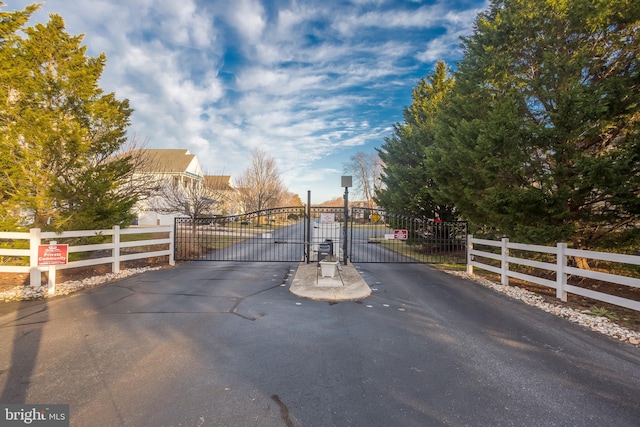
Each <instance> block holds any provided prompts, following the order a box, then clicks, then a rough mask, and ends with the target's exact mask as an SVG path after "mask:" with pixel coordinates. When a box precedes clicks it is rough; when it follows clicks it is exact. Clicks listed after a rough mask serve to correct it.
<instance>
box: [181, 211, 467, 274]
mask: <svg viewBox="0 0 640 427" xmlns="http://www.w3.org/2000/svg"><path fill="white" fill-rule="evenodd" d="M348 216H349V218H348V221H347V231H348V232H347V233H345V215H344V208H343V207H311V208H308V209H307V208H305V207H281V208H273V209H265V210H261V211H257V212H251V213H247V214H243V215H232V216H216V217H207V218H196V219H191V218H176V219H175V233H174V235H175V259H176V260H178V261H187V260H197V261H252V262H256V261H265V262H266V261H269V262H278V261H282V262H301V261H309V262H312V261H316V260H318V258H319V255H318V254H319V252H320V247H321V245H323V244H324V245H325V247H326V245H327V244H329V245H330V246H329V247H330V249H331V252H332V254H333V255H334V256H335V257H336V258H338V259H340V260H342V259H343V258H344V252H345V250H346V251H347V257H348V259H349V261H350V262H354V263H367V262H388V263H406V262H414V263H443V262H452V263H464V262H466V236H467V224H466V222H436V221H433V220H427V219H419V218H412V217H408V216H403V215H397V214H390V213H387V212H385V211H384V210H380V209H368V208H356V207H353V208H351V210H350V213H349V215H348ZM345 240H347V241H348V243H349V244H348V245H346V244H345ZM327 242H329V243H327Z"/></svg>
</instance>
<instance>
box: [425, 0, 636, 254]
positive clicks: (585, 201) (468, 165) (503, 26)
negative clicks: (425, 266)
mask: <svg viewBox="0 0 640 427" xmlns="http://www.w3.org/2000/svg"><path fill="white" fill-rule="evenodd" d="M464 50H465V55H464V58H463V59H462V61H461V62H460V63H459V64H458V67H457V71H456V72H455V73H454V77H455V80H456V85H455V87H454V89H453V90H452V92H451V94H450V97H448V99H447V101H446V102H445V103H444V105H443V109H442V113H441V114H440V116H439V120H438V123H439V126H438V131H437V133H436V134H437V138H436V143H435V144H434V145H433V146H432V147H431V148H430V150H429V154H428V161H427V166H428V167H429V168H430V170H432V171H433V173H434V177H435V182H436V185H435V186H434V188H435V189H436V191H437V194H436V198H437V199H438V200H439V201H443V202H447V203H451V204H454V205H455V206H456V208H457V209H458V210H459V211H460V212H461V213H462V214H463V215H464V216H465V217H466V218H468V219H469V220H471V221H473V222H474V223H475V224H476V225H478V226H490V227H493V228H495V229H497V230H499V232H501V233H504V234H506V235H508V236H509V237H512V238H514V239H516V238H517V239H519V240H520V241H527V242H538V243H550V242H555V241H570V242H572V244H573V245H574V247H577V248H592V247H597V246H602V245H604V242H605V241H606V240H607V239H609V238H610V237H611V236H612V235H615V239H616V241H617V242H618V243H622V242H625V241H627V242H632V241H633V240H634V239H636V238H637V237H638V232H637V230H638V222H639V221H640V3H639V2H636V1H632V0H610V1H606V2H604V1H597V0H568V1H557V0H541V1H535V2H534V1H528V0H494V1H493V2H492V4H491V6H490V8H489V9H488V11H487V12H486V13H482V14H480V15H479V16H478V18H477V20H476V23H475V29H474V32H473V35H471V36H470V37H468V38H466V39H464Z"/></svg>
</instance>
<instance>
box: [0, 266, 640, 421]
mask: <svg viewBox="0 0 640 427" xmlns="http://www.w3.org/2000/svg"><path fill="white" fill-rule="evenodd" d="M358 267H359V269H360V271H361V274H362V276H363V278H364V279H365V280H366V281H367V283H368V284H369V285H370V286H371V287H372V288H373V289H374V291H373V294H372V296H371V297H369V298H367V299H366V300H364V301H361V302H340V303H337V304H329V303H326V302H317V301H310V300H304V299H299V298H298V297H296V296H294V295H292V294H290V293H289V291H288V286H289V284H290V282H291V279H292V277H293V274H294V270H295V268H296V264H287V263H262V264H258V263H235V264H234V263H228V262H218V263H212V262H201V263H197V262H194V263H187V264H183V265H181V266H179V267H176V268H173V269H170V270H161V271H152V272H147V273H143V274H141V275H138V276H134V277H130V278H127V279H125V280H122V281H119V282H116V283H112V284H109V285H104V286H102V287H100V288H96V289H93V290H90V291H86V292H82V293H79V294H76V295H73V296H69V297H64V298H57V299H54V300H50V301H47V302H46V303H36V304H34V303H31V304H22V305H16V306H11V307H12V308H14V309H15V310H14V311H12V312H10V313H6V314H3V315H1V316H0V392H1V393H2V394H1V395H0V402H2V403H19V402H28V403H49V404H51V403H68V404H70V409H71V425H76V426H96V425H100V426H107V425H113V426H161V425H166V426H179V425H182V426H201V425H202V426H204V425H211V426H367V427H369V426H428V425H451V426H459V425H472V426H498V425H504V426H510V425H513V426H541V425H559V426H564V425H566V426H602V425H616V426H637V425H638V420H639V419H640V398H639V396H640V350H639V349H637V348H635V347H633V346H631V345H629V344H623V343H618V342H614V341H611V340H610V339H608V338H606V337H604V336H601V335H598V334H596V333H593V332H590V331H586V330H583V329H582V328H581V327H579V326H577V325H574V324H570V323H569V322H567V321H565V320H563V319H560V318H557V317H555V316H553V315H550V314H548V313H545V312H542V311H539V310H537V309H536V308H534V307H530V306H527V305H524V304H521V303H519V302H517V301H512V300H509V299H508V298H506V297H505V296H503V295H501V294H497V293H494V292H492V291H491V290H489V289H486V288H484V287H482V286H479V285H476V284H474V283H471V282H467V281H464V280H462V279H460V278H457V277H453V276H449V275H446V274H443V273H439V272H437V271H434V270H433V269H431V268H429V267H428V266H424V265H393V264H363V265H360V266H358ZM283 285H284V286H283ZM5 308H6V307H5ZM5 311H6V310H5Z"/></svg>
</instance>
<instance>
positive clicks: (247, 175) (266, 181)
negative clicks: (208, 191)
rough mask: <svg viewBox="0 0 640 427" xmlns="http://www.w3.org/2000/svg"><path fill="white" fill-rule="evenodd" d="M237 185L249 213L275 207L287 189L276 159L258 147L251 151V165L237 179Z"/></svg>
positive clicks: (242, 202) (242, 201)
mask: <svg viewBox="0 0 640 427" xmlns="http://www.w3.org/2000/svg"><path fill="white" fill-rule="evenodd" d="M235 187H236V188H237V190H238V193H239V197H240V204H241V206H242V208H243V209H244V212H247V213H248V212H253V211H260V210H262V209H267V208H272V207H275V205H276V204H277V203H278V201H279V199H280V196H281V194H282V193H283V192H284V191H286V189H285V187H284V185H283V184H282V179H281V178H280V172H279V171H278V166H277V164H276V160H275V159H274V158H273V157H269V156H268V155H267V154H266V153H265V152H264V151H262V150H258V149H254V150H252V151H251V158H250V163H249V166H248V167H247V169H245V170H244V171H243V172H242V173H241V174H240V175H239V176H238V177H237V178H236V179H235Z"/></svg>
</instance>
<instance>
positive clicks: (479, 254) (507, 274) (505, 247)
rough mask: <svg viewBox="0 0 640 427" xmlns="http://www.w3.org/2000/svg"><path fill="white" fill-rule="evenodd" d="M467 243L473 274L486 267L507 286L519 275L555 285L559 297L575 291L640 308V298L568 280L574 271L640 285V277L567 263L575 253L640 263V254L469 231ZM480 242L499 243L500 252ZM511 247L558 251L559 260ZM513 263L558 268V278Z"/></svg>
mask: <svg viewBox="0 0 640 427" xmlns="http://www.w3.org/2000/svg"><path fill="white" fill-rule="evenodd" d="M467 244H468V251H467V272H468V273H469V274H473V267H478V268H481V269H483V270H487V271H491V272H493V273H497V274H499V275H500V277H501V283H502V284H503V285H505V286H506V285H508V284H509V278H511V277H512V278H515V279H520V280H524V281H527V282H532V283H536V284H538V285H542V286H547V287H549V288H553V289H555V290H556V297H557V298H559V299H561V300H562V301H566V300H567V293H572V294H575V295H581V296H584V297H588V298H591V299H594V300H598V301H603V302H607V303H610V304H615V305H619V306H622V307H626V308H630V309H632V310H636V311H640V302H638V301H634V300H630V299H626V298H621V297H617V296H615V295H610V294H605V293H603V292H598V291H594V290H591V289H585V288H581V287H578V286H573V285H569V284H567V276H568V275H573V276H579V277H586V278H589V279H595V280H600V281H604V282H610V283H616V284H619V285H623V286H631V287H635V288H640V279H638V278H634V277H628V276H619V275H615V274H610V273H604V272H600V271H593V270H585V269H580V268H576V267H570V266H569V265H568V263H567V259H568V258H570V257H576V258H586V259H595V260H602V261H609V262H614V263H622V264H631V265H640V256H635V255H622V254H614V253H608V252H594V251H585V250H577V249H569V248H567V244H566V243H558V244H557V246H555V247H553V246H538V245H524V244H520V243H511V242H509V239H506V238H504V239H502V240H501V241H495V240H484V239H476V238H474V237H473V236H472V235H469V236H468V237H467ZM478 246H489V247H497V248H500V253H495V252H487V251H486V250H485V251H482V250H479V249H478ZM510 249H514V250H519V251H527V252H534V253H543V254H551V255H555V261H556V262H555V263H551V262H542V261H537V260H534V259H526V258H517V257H514V256H510V254H509V250H510ZM478 258H486V259H493V260H497V261H499V266H496V265H489V264H485V263H482V262H480V260H478ZM496 264H497V263H496ZM512 264H519V265H524V266H528V267H533V268H538V269H542V270H547V271H552V272H555V277H556V280H555V281H554V280H549V279H544V278H542V277H537V276H532V275H529V274H525V273H520V272H516V271H513V270H512V269H510V265H512Z"/></svg>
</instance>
